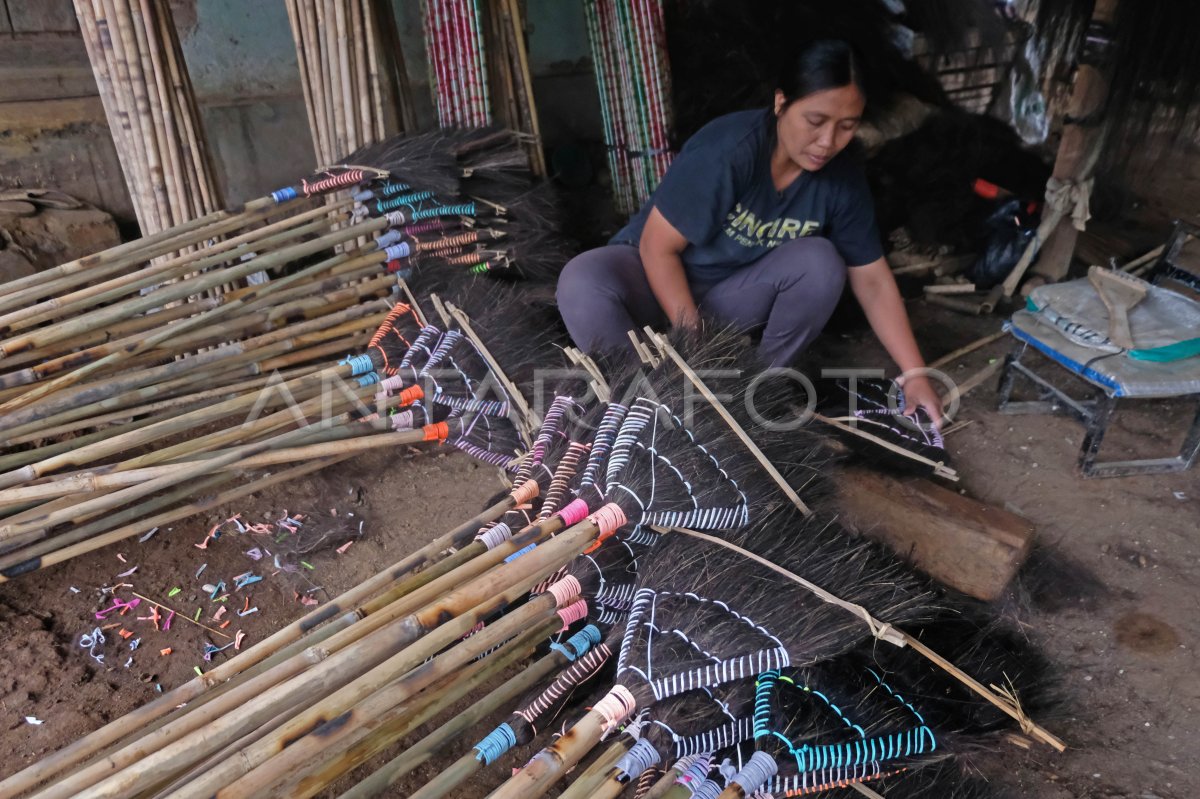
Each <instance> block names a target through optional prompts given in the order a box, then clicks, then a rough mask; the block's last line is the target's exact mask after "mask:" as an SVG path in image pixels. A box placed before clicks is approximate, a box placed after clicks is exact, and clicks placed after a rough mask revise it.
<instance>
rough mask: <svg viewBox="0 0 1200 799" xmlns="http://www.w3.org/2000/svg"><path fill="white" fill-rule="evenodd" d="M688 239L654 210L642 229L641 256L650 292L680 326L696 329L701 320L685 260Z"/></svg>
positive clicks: (673, 321) (670, 318)
mask: <svg viewBox="0 0 1200 799" xmlns="http://www.w3.org/2000/svg"><path fill="white" fill-rule="evenodd" d="M687 244H688V242H687V239H685V238H684V237H683V234H682V233H680V232H679V231H678V230H676V229H675V227H674V226H673V225H672V224H671V223H670V222H668V221H667V219H666V217H664V216H663V215H662V214H661V213H659V211H658V209H657V208H651V209H650V214H649V216H648V217H647V218H646V225H645V227H643V228H642V238H641V241H640V242H639V243H638V253H639V254H640V255H641V256H642V267H643V268H644V269H645V270H646V280H647V281H649V283H650V290H651V291H653V292H654V298H655V299H656V300H658V304H659V306H661V307H662V309H663V313H665V314H666V315H667V319H669V320H670V321H671V324H673V325H675V326H676V327H694V326H695V324H696V322H697V321H698V319H699V312H698V311H697V309H696V300H695V298H694V297H692V290H691V288H689V287H688V282H687V274H686V273H685V272H684V268H683V259H682V258H681V257H680V255H681V253H683V250H684V248H685V247H687Z"/></svg>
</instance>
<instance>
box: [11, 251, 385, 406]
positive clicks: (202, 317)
mask: <svg viewBox="0 0 1200 799" xmlns="http://www.w3.org/2000/svg"><path fill="white" fill-rule="evenodd" d="M386 257H387V256H386V253H385V252H383V251H380V252H378V253H373V254H371V255H367V256H361V257H360V259H361V261H362V262H363V263H372V262H374V263H382V262H383V261H384V260H385V259H386ZM326 263H328V262H322V263H319V264H316V265H314V266H311V267H308V268H307V269H304V270H302V271H300V272H297V273H296V274H294V275H289V276H288V277H284V278H280V279H279V280H275V281H272V282H271V283H268V284H267V285H265V286H256V287H255V288H256V289H257V291H256V292H253V293H251V294H248V295H246V296H244V297H240V298H238V299H236V300H233V301H232V302H228V303H225V304H224V305H220V306H218V307H216V308H213V309H212V310H210V311H206V312H204V313H201V314H198V315H196V316H193V317H191V318H189V319H185V320H182V321H180V322H178V323H176V324H174V325H170V326H168V327H167V328H166V329H164V330H162V331H160V332H158V333H155V334H152V335H150V336H148V337H146V338H145V339H143V340H142V341H141V342H140V343H138V344H137V345H136V346H134V347H131V348H126V349H123V350H121V351H118V352H114V353H111V354H109V355H106V356H104V357H102V358H100V359H98V360H96V361H93V362H91V363H89V364H86V365H85V366H81V367H78V368H76V369H75V370H73V371H71V372H68V373H66V374H64V375H61V376H59V377H57V378H54V379H53V380H49V381H47V382H44V383H41V384H39V385H37V386H36V387H34V388H32V389H30V390H29V391H27V392H26V393H24V394H22V395H20V396H19V397H16V398H14V399H12V400H9V401H8V402H6V403H5V404H4V405H0V411H5V410H7V411H11V410H14V409H19V408H22V407H25V406H27V405H29V404H30V403H32V402H34V401H36V400H38V399H40V398H42V397H45V396H47V395H49V394H52V393H54V392H55V391H59V390H61V389H63V388H66V387H69V386H72V385H75V384H77V383H79V382H80V381H82V380H83V378H84V377H86V376H87V375H89V374H92V373H94V372H97V371H100V370H102V369H106V368H109V367H110V366H112V365H113V364H116V363H120V362H122V361H124V360H127V359H128V358H131V357H132V356H134V355H138V354H140V353H142V352H146V351H147V350H150V349H152V348H153V347H155V346H157V345H158V344H160V343H161V342H163V341H165V340H166V339H168V338H170V337H172V336H175V335H178V334H180V333H183V332H184V331H186V330H191V329H193V328H196V327H200V326H201V325H205V324H211V322H212V321H213V320H214V319H215V318H217V317H220V316H226V315H231V314H232V313H233V312H234V311H241V310H242V309H243V308H248V307H253V306H254V302H253V301H254V300H255V299H259V298H263V297H265V295H267V294H271V293H274V292H277V291H280V290H282V289H283V288H285V287H287V286H289V285H291V284H293V283H297V282H299V281H301V280H306V279H308V278H309V277H311V275H312V274H314V273H317V272H319V271H322V270H324V269H325V268H326Z"/></svg>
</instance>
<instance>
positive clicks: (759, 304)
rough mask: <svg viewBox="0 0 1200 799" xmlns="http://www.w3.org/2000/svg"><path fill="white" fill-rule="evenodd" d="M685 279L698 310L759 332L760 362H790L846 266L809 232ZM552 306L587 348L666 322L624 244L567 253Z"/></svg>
mask: <svg viewBox="0 0 1200 799" xmlns="http://www.w3.org/2000/svg"><path fill="white" fill-rule="evenodd" d="M688 282H689V285H690V286H691V289H692V295H693V296H694V297H695V299H696V302H697V304H698V305H699V307H700V311H701V313H702V314H704V315H706V316H709V317H713V318H716V319H717V320H719V321H722V322H726V323H730V324H733V325H735V326H736V327H737V328H738V329H739V330H742V331H744V332H747V333H749V332H753V331H757V330H760V329H761V330H762V343H761V345H760V347H759V351H760V353H761V355H762V357H763V359H764V360H765V361H767V362H768V363H770V364H771V365H772V366H791V365H792V364H793V363H795V361H796V358H797V357H798V356H799V355H800V353H802V352H804V350H805V348H807V347H808V345H809V344H810V343H811V342H812V340H813V339H814V338H816V337H817V334H818V333H820V332H821V330H822V328H824V327H825V323H826V322H828V321H829V317H830V315H831V314H833V309H834V307H836V305H837V303H838V299H839V298H840V297H841V294H842V287H843V285H845V282H846V264H845V262H844V261H842V258H841V256H840V255H839V254H838V252H837V250H836V249H834V247H833V245H832V244H831V243H830V242H829V241H828V240H827V239H822V238H816V237H809V238H803V239H796V240H795V241H790V242H788V243H787V244H783V245H780V246H779V247H776V248H775V249H774V250H771V251H770V252H769V253H767V254H766V255H764V256H763V257H762V258H759V259H758V260H757V261H755V262H754V263H752V264H750V265H749V266H745V267H742V268H741V269H739V270H737V271H736V272H734V273H733V274H732V275H730V276H729V277H727V278H725V279H724V280H721V281H718V282H716V283H698V282H692V281H691V280H689V281H688ZM558 310H559V313H561V314H562V318H563V321H564V322H566V324H567V330H568V331H569V332H570V334H571V339H572V340H574V342H575V345H576V346H578V347H579V348H580V349H582V350H584V351H587V352H597V351H606V350H616V349H621V348H623V347H628V346H629V337H628V336H627V334H626V331H629V330H641V329H642V328H643V327H645V326H646V325H650V326H652V327H661V326H664V325H666V324H667V319H666V316H665V315H664V314H663V311H662V308H660V307H659V305H658V301H657V300H656V299H655V298H654V294H653V292H651V290H650V283H649V282H648V281H647V280H646V271H645V269H643V268H642V259H641V257H640V256H639V255H638V251H637V248H636V247H633V246H632V245H628V244H615V245H609V246H607V247H600V248H598V249H595V250H588V251H587V252H585V253H581V254H579V255H577V256H575V257H574V258H572V259H571V261H570V262H569V263H568V264H567V265H566V267H564V268H563V271H562V275H561V276H559V279H558Z"/></svg>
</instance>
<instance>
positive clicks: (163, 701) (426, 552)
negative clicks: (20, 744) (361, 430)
mask: <svg viewBox="0 0 1200 799" xmlns="http://www.w3.org/2000/svg"><path fill="white" fill-rule="evenodd" d="M297 468H307V465H306V466H302V467H297ZM315 468H319V467H315ZM293 471H294V470H293ZM286 473H287V472H283V473H281V474H286ZM252 485H253V484H252ZM255 490H258V489H256V488H250V489H248V490H247V493H250V492H252V491H255ZM536 495H537V482H536V481H533V480H530V481H528V482H527V483H526V484H525V485H523V486H520V487H519V488H518V490H517V491H514V493H510V494H509V495H508V496H506V497H504V498H502V499H500V500H499V501H497V502H496V503H494V504H493V505H491V506H490V507H488V508H485V509H484V510H483V511H481V512H480V513H479V514H477V515H475V516H473V517H472V518H470V519H467V520H466V521H464V522H463V523H462V524H460V525H459V526H457V527H455V528H454V529H453V530H450V531H448V532H447V533H444V534H443V535H441V536H438V537H437V538H435V539H434V540H432V541H430V542H429V543H428V544H426V545H425V546H423V547H422V548H420V549H418V550H417V551H416V552H414V553H412V554H410V555H407V556H405V557H404V558H402V559H400V560H399V561H397V562H395V563H393V564H392V565H391V566H389V567H387V568H386V569H383V570H382V571H379V572H378V573H376V574H375V575H374V576H373V577H371V578H369V579H367V580H364V581H363V582H361V583H359V584H358V585H356V586H354V587H353V588H351V589H349V590H347V591H345V592H343V593H342V594H340V595H339V596H337V597H336V598H334V599H333V600H331V601H330V602H327V603H326V604H325V605H323V606H322V607H319V608H317V609H315V610H313V611H311V612H309V613H308V614H306V615H304V616H303V617H301V618H299V619H297V620H296V621H293V622H292V623H290V624H288V625H286V626H285V627H283V628H281V629H280V630H278V631H276V632H275V633H273V634H272V635H270V636H269V637H268V638H266V639H264V640H263V641H260V642H259V643H257V644H255V645H254V646H252V647H250V648H249V649H247V650H245V651H243V652H240V653H238V654H237V655H235V656H234V657H232V658H230V659H229V660H227V661H225V662H223V663H221V664H220V665H218V666H216V667H215V668H213V669H211V670H210V671H208V672H205V673H204V674H203V675H201V676H199V677H197V678H195V679H193V680H190V681H188V682H186V683H184V684H183V685H180V686H179V687H177V688H173V689H172V690H170V691H167V692H166V693H164V694H163V695H162V696H160V697H158V698H157V699H155V700H153V701H151V702H150V703H148V704H146V705H143V706H142V707H139V708H136V709H134V710H132V711H130V712H129V713H127V714H126V715H124V716H122V717H121V718H118V719H115V720H114V721H112V722H109V723H108V724H107V725H105V726H104V727H101V728H100V729H98V730H95V731H94V732H92V733H89V734H88V735H86V736H84V737H83V738H80V739H79V740H78V741H75V742H74V743H72V744H70V745H68V746H66V747H65V748H63V749H60V750H59V751H58V752H55V753H54V754H53V755H51V756H50V757H47V758H45V759H44V760H41V761H39V762H37V763H34V764H33V765H31V766H29V767H27V768H25V769H24V770H22V771H20V772H18V773H17V774H14V775H13V776H11V777H9V778H7V779H5V780H3V781H0V792H6V791H12V792H14V793H20V792H23V791H27V790H29V789H30V788H32V787H33V786H35V785H37V784H39V783H41V782H44V781H45V780H47V779H50V778H52V777H55V776H57V775H59V774H61V773H62V772H65V771H66V770H67V769H71V768H74V767H76V766H78V765H80V764H81V763H84V762H85V761H87V760H88V759H89V758H90V757H92V756H94V755H95V754H97V753H98V752H100V751H101V750H103V749H105V748H107V747H109V746H111V745H113V744H115V743H118V742H120V741H122V740H124V739H126V738H127V737H128V736H129V735H130V734H135V733H137V732H138V731H139V730H141V729H143V728H144V727H146V725H148V724H149V723H150V722H152V721H153V720H155V719H158V718H161V717H163V716H165V715H167V714H169V713H171V712H172V711H173V710H174V709H175V708H176V707H179V706H183V707H184V708H185V709H186V707H187V706H188V705H189V703H192V702H193V700H196V699H197V698H199V697H200V696H202V695H204V694H205V693H206V692H208V691H210V690H212V689H213V688H215V687H216V686H218V685H221V684H223V683H224V682H225V681H227V680H231V679H233V678H235V677H236V676H238V675H239V674H242V673H243V672H247V671H249V670H250V669H252V668H254V667H255V666H257V665H258V664H261V663H264V662H266V661H268V660H269V659H270V658H271V657H272V656H273V655H274V654H276V653H277V652H280V651H281V650H283V649H284V647H286V646H288V645H289V644H292V643H293V642H297V641H300V640H302V638H303V636H305V635H306V634H308V633H310V632H312V631H313V630H316V629H318V628H320V627H321V625H323V624H327V623H328V622H330V621H331V620H333V619H343V620H345V619H347V617H350V618H351V620H353V617H354V614H353V611H354V608H356V607H357V606H358V605H359V604H360V603H362V602H364V601H366V600H367V599H369V598H370V597H372V596H374V595H376V594H378V593H379V592H380V591H382V590H384V589H385V588H387V586H389V585H390V584H392V583H393V582H395V581H396V580H399V579H400V578H402V577H404V576H405V575H407V574H410V573H411V572H413V571H414V570H415V569H418V568H420V567H421V566H423V565H426V564H428V563H432V562H434V561H435V560H436V559H437V557H438V556H439V555H440V554H441V553H442V552H444V551H445V550H447V549H451V548H454V547H458V546H461V545H462V544H463V543H465V542H467V541H469V540H470V539H471V538H472V537H473V536H474V535H475V532H476V531H477V530H478V529H479V528H480V527H482V526H483V525H485V524H487V523H489V522H492V521H495V520H496V519H498V518H500V517H501V516H503V515H504V514H505V513H507V512H508V511H510V510H512V509H513V508H515V507H517V505H519V504H521V503H522V502H525V501H528V500H529V499H532V498H533V497H535V496H536ZM219 499H220V501H221V502H226V501H229V500H227V499H223V498H219ZM230 499H232V497H231V498H230ZM172 521H173V520H172ZM160 523H170V522H169V521H167V522H158V521H154V522H153V524H160ZM139 531H140V530H137V531H130V532H129V533H127V535H133V534H134V532H139ZM118 540H119V539H118ZM327 626H328V625H327Z"/></svg>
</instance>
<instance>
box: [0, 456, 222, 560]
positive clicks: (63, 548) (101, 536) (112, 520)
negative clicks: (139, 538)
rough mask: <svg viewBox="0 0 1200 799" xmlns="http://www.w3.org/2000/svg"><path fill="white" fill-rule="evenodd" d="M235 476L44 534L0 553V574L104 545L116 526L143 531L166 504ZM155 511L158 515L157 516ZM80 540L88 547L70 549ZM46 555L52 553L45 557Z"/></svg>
mask: <svg viewBox="0 0 1200 799" xmlns="http://www.w3.org/2000/svg"><path fill="white" fill-rule="evenodd" d="M235 476H236V474H235V473H233V472H221V473H218V474H216V475H214V476H213V477H209V478H204V479H200V480H196V481H193V482H191V483H189V484H188V485H186V486H183V487H181V488H176V489H174V490H172V491H167V492H165V493H162V494H159V495H158V496H156V497H152V498H150V499H148V500H144V501H142V502H139V503H137V504H136V505H131V506H129V507H127V508H123V509H121V510H119V511H117V512H115V513H106V514H102V515H101V516H100V517H99V518H94V519H90V520H87V521H86V522H85V523H82V524H75V525H72V526H71V527H70V528H68V529H67V530H66V532H64V533H62V534H60V535H56V536H53V537H50V538H42V539H40V540H36V541H33V542H31V543H28V544H25V545H24V546H22V547H20V548H19V549H16V550H14V551H12V552H7V553H5V554H4V555H3V556H0V574H3V576H4V578H5V579H11V578H14V577H19V576H20V575H22V574H26V573H28V572H31V571H36V570H38V569H42V568H45V567H46V566H50V565H53V564H55V563H60V562H62V560H65V559H66V558H67V557H70V555H66V556H63V555H62V553H64V552H72V551H74V552H78V551H91V550H92V549H95V548H98V547H100V546H104V544H103V543H93V542H94V541H102V542H103V541H111V540H112V539H111V538H109V537H107V536H109V534H110V533H111V532H112V531H113V530H118V529H120V530H128V532H127V533H125V536H128V535H134V534H136V533H144V532H146V531H147V530H149V529H150V528H152V527H154V526H155V524H153V523H145V521H146V520H147V519H151V518H154V519H158V518H161V517H162V516H163V514H161V513H160V511H163V509H164V508H169V507H171V506H174V505H176V504H177V503H180V502H183V503H187V501H188V500H189V499H190V498H192V497H194V496H196V495H197V494H200V493H202V492H206V491H208V490H210V489H213V488H216V487H218V486H220V485H222V484H224V483H228V482H231V481H232V480H233V479H234V477H235ZM184 507H187V505H186V504H185V505H184ZM193 512H198V511H188V512H183V513H181V515H180V518H186V517H187V516H189V515H191V513H193ZM147 514H151V515H147ZM153 514H159V515H158V516H154V515H153ZM168 515H169V514H168ZM81 541H82V542H85V544H84V546H85V547H88V548H86V549H82V550H72V549H71V547H72V546H73V545H76V544H79V542H81ZM43 556H49V557H46V558H43Z"/></svg>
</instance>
